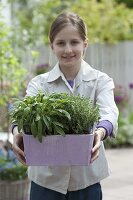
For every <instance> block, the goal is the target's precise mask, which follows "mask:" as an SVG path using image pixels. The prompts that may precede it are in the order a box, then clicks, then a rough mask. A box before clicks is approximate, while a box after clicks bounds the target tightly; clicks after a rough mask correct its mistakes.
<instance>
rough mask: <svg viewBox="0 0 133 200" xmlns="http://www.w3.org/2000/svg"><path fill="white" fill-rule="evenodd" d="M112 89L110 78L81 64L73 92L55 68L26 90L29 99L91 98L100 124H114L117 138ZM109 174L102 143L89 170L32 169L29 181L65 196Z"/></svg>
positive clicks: (87, 168) (74, 167) (65, 168)
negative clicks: (38, 96) (50, 96)
mask: <svg viewBox="0 0 133 200" xmlns="http://www.w3.org/2000/svg"><path fill="white" fill-rule="evenodd" d="M113 89H114V83H113V80H112V79H111V78H110V77H109V76H108V75H107V74H105V73H102V72H100V71H98V70H96V69H93V68H92V67H90V66H89V65H88V64H87V63H86V62H85V61H82V64H81V69H80V71H79V73H78V74H77V76H76V78H75V84H74V87H73V88H71V86H70V85H69V83H68V82H67V80H66V78H65V76H64V75H63V73H62V72H61V71H60V68H59V65H58V64H56V66H55V67H54V68H53V69H52V70H51V71H50V72H47V73H45V74H41V75H38V76H36V77H35V78H33V79H32V80H31V82H30V83H29V85H28V87H27V95H32V96H33V95H36V94H37V93H38V91H39V90H41V91H43V92H49V93H52V92H67V93H68V94H71V93H73V94H74V95H77V94H80V95H83V96H86V97H88V98H91V99H92V100H93V102H94V104H95V103H97V104H98V105H99V109H100V116H101V118H100V120H108V121H110V122H111V123H112V125H113V134H112V136H113V137H115V134H116V130H117V119H118V109H117V107H116V104H115V102H114V95H113ZM44 156H45V155H44ZM109 174H110V170H109V167H108V162H107V160H106V156H105V151H104V145H103V142H101V147H100V154H99V157H98V158H97V159H96V160H95V161H94V162H93V163H92V164H90V165H89V166H61V167H60V166H59V167H57V166H56V167H53V166H30V167H29V168H28V176H29V179H30V180H32V181H34V182H35V183H37V184H39V185H41V186H43V187H46V188H49V189H52V190H55V191H58V192H61V193H63V194H66V193H67V190H69V191H75V190H80V189H83V188H86V187H87V186H89V185H92V184H95V183H97V182H99V181H101V180H102V179H104V178H106V177H107V176H109Z"/></svg>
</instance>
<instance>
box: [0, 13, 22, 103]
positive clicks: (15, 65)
mask: <svg viewBox="0 0 133 200" xmlns="http://www.w3.org/2000/svg"><path fill="white" fill-rule="evenodd" d="M10 33H11V32H10V29H9V28H8V27H7V25H6V24H5V23H4V21H3V20H2V16H0V46H1V48H0V106H5V105H6V104H7V102H8V101H9V99H10V98H11V97H12V96H16V95H18V93H19V92H20V90H21V88H22V83H23V78H24V76H23V75H24V73H25V70H24V69H23V68H22V67H21V65H20V62H19V60H18V58H17V57H16V55H15V52H14V50H13V48H12V41H11V37H10Z"/></svg>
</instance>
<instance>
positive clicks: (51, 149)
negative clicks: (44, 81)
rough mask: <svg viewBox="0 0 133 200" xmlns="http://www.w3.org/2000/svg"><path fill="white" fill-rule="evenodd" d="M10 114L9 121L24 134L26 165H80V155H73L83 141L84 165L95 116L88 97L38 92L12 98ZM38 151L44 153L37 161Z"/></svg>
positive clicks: (97, 114)
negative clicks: (31, 151) (20, 98)
mask: <svg viewBox="0 0 133 200" xmlns="http://www.w3.org/2000/svg"><path fill="white" fill-rule="evenodd" d="M10 116H11V122H12V123H17V124H18V130H19V131H22V132H24V133H25V134H24V149H25V154H26V160H27V163H28V164H31V165H37V164H38V165H45V164H46V165H48V164H49V165H58V164H59V165H64V164H75V165H76V164H77V165H79V164H80V165H83V164H84V162H85V160H82V159H81V158H83V156H79V159H78V158H77V157H76V156H74V155H76V154H77V151H80V154H81V155H82V154H84V148H82V147H83V146H84V145H85V144H86V145H87V161H86V164H88V155H89V152H88V151H91V148H92V143H93V134H92V133H93V129H94V126H95V123H97V122H98V119H99V109H98V106H94V105H93V104H92V102H91V100H90V99H88V98H86V97H81V96H79V95H78V96H73V95H68V94H66V93H52V94H42V93H41V92H40V93H39V94H38V95H36V96H26V97H25V98H24V99H22V100H17V101H15V103H14V108H13V110H12V112H11V113H10ZM62 136H64V137H62ZM37 139H38V140H39V141H38V140H37ZM31 140H32V141H31ZM30 144H31V147H29V145H30ZM44 144H45V145H44ZM78 144H79V145H80V147H79V146H78ZM37 145H39V148H38V146H37ZM89 146H90V148H89ZM29 149H30V150H31V149H32V150H33V149H35V152H34V153H30V150H29ZM40 152H44V153H45V156H44V158H43V159H42V158H40V161H39V157H38V155H39V153H40ZM40 155H41V154H40ZM70 155H71V158H70ZM74 157H75V160H74ZM57 158H58V159H57ZM85 159H86V158H85ZM89 159H90V158H89ZM81 160H82V161H81Z"/></svg>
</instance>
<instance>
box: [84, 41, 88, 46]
mask: <svg viewBox="0 0 133 200" xmlns="http://www.w3.org/2000/svg"><path fill="white" fill-rule="evenodd" d="M87 47H88V39H86V40H85V41H84V48H87Z"/></svg>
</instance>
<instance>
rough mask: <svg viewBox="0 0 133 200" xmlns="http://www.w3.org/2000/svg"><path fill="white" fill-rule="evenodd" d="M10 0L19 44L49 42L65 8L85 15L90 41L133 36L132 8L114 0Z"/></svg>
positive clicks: (111, 41) (109, 41) (109, 40)
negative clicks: (50, 33)
mask: <svg viewBox="0 0 133 200" xmlns="http://www.w3.org/2000/svg"><path fill="white" fill-rule="evenodd" d="M11 2H12V8H13V9H12V16H14V17H13V26H14V27H15V30H14V31H15V33H16V34H14V36H15V37H14V40H17V45H20V46H21V48H22V46H24V47H25V46H27V45H30V46H32V47H33V46H34V47H38V46H40V45H42V44H44V43H45V44H47V43H48V33H49V28H50V24H51V23H52V21H53V19H54V18H55V17H56V16H57V15H58V14H59V13H60V12H62V11H65V10H70V11H74V12H76V13H78V14H79V15H81V16H82V18H83V19H84V20H85V22H86V24H87V27H88V30H89V31H88V38H89V41H90V42H91V43H97V42H108V43H114V42H117V41H122V40H132V39H133V34H132V33H133V20H132V19H133V11H132V9H129V8H127V7H126V6H125V5H124V4H117V3H116V1H115V0H110V1H107V0H101V1H100V2H98V1H96V0H74V1H70V0H64V1H62V0H50V1H48V0H46V1H34V3H33V2H32V3H31V1H24V3H22V2H21V1H19V0H16V1H15V3H13V1H11ZM16 3H17V4H18V6H17V7H16V6H15V4H16ZM88 9H89V12H88ZM20 10H21V12H20ZM16 27H17V29H16Z"/></svg>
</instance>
